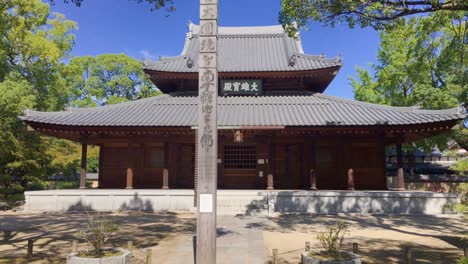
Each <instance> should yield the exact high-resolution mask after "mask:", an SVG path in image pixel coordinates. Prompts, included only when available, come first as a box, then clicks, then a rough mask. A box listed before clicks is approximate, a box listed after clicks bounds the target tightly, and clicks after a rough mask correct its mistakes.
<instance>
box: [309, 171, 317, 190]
mask: <svg viewBox="0 0 468 264" xmlns="http://www.w3.org/2000/svg"><path fill="white" fill-rule="evenodd" d="M309 175H310V189H311V190H312V191H316V190H317V178H316V176H315V170H314V169H310V171H309Z"/></svg>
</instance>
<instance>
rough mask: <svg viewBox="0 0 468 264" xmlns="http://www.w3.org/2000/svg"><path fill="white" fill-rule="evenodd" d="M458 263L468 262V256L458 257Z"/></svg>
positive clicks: (466, 263)
mask: <svg viewBox="0 0 468 264" xmlns="http://www.w3.org/2000/svg"><path fill="white" fill-rule="evenodd" d="M457 264H468V258H466V257H462V258H460V259H458V261H457Z"/></svg>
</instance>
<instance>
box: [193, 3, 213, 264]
mask: <svg viewBox="0 0 468 264" xmlns="http://www.w3.org/2000/svg"><path fill="white" fill-rule="evenodd" d="M199 42H200V45H199V54H198V55H199V59H198V68H199V69H198V75H199V82H198V85H199V86H198V138H197V141H198V144H199V145H198V193H197V196H198V207H197V247H196V263H202V264H215V263H216V204H217V203H216V190H217V175H216V174H217V161H218V157H217V156H218V125H217V108H218V68H217V66H218V0H200V30H199Z"/></svg>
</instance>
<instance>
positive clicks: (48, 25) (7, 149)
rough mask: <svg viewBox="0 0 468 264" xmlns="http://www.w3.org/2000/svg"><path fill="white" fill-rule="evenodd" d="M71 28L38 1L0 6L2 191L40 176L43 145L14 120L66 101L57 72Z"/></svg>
mask: <svg viewBox="0 0 468 264" xmlns="http://www.w3.org/2000/svg"><path fill="white" fill-rule="evenodd" d="M75 28H76V24H75V23H74V22H72V21H69V20H66V19H65V18H64V16H63V15H60V14H50V12H49V6H48V5H47V4H45V3H42V2H41V1H40V0H31V1H24V0H10V1H3V3H2V4H0V34H1V35H2V38H0V146H2V147H1V148H0V175H7V176H8V177H10V179H11V180H12V182H13V183H12V184H10V186H8V187H7V188H12V190H14V186H15V185H16V184H19V185H20V186H22V188H27V187H28V185H29V183H31V182H38V181H39V180H40V178H41V177H44V176H45V172H46V169H45V168H46V166H47V164H49V162H50V160H51V157H50V156H49V155H47V154H46V153H45V149H46V147H47V146H46V145H45V144H44V142H43V141H42V140H41V138H40V137H39V135H37V134H33V133H27V132H26V129H25V126H24V123H23V122H21V120H19V119H18V118H17V117H18V116H19V115H21V114H22V113H23V110H24V109H26V108H30V109H31V108H33V109H38V110H58V109H61V108H63V106H64V105H65V103H66V102H67V100H68V96H67V93H66V90H65V89H64V86H63V83H62V82H61V78H60V71H61V68H62V67H63V63H62V59H64V58H66V57H67V56H68V54H69V53H70V51H71V47H72V46H73V44H74V35H73V34H71V31H72V30H74V29H75Z"/></svg>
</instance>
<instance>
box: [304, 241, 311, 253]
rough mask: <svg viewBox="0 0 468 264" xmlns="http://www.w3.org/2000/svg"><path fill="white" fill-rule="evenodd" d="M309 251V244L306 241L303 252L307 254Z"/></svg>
mask: <svg viewBox="0 0 468 264" xmlns="http://www.w3.org/2000/svg"><path fill="white" fill-rule="evenodd" d="M309 251H310V242H309V241H306V242H305V252H309Z"/></svg>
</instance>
